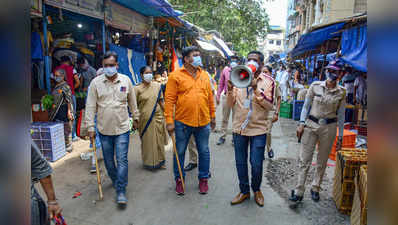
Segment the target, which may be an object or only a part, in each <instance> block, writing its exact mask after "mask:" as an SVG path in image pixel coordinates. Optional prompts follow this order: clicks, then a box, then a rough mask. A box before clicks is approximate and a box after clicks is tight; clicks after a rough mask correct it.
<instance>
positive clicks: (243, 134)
mask: <svg viewBox="0 0 398 225" xmlns="http://www.w3.org/2000/svg"><path fill="white" fill-rule="evenodd" d="M182 57H183V63H184V65H183V66H182V67H181V68H180V69H176V70H175V71H173V72H171V73H170V75H169V76H168V81H167V84H166V85H162V84H161V83H159V82H155V81H154V77H153V71H152V69H151V67H148V66H145V67H143V68H141V70H140V74H141V78H142V81H143V82H142V83H141V84H139V85H138V86H133V84H132V82H131V80H130V78H129V77H127V76H126V75H123V74H120V73H118V72H117V70H118V56H117V55H116V53H114V52H107V53H106V54H105V55H104V58H103V68H102V70H101V73H100V74H99V75H98V76H96V77H95V78H93V80H92V81H91V83H90V85H89V87H88V94H87V102H86V108H85V110H86V116H85V120H86V123H87V126H88V134H89V137H90V138H91V139H94V137H96V136H97V137H98V138H99V140H100V143H101V146H102V152H103V156H104V163H105V167H106V170H107V173H108V175H109V177H110V178H111V180H112V183H113V187H114V189H115V190H116V201H117V203H118V204H126V203H127V197H126V187H127V183H128V179H127V178H128V149H129V143H130V138H129V135H130V117H132V121H133V125H132V126H133V129H137V130H138V133H139V136H140V139H141V152H142V160H143V167H144V168H147V169H151V170H154V169H165V168H166V166H165V165H166V163H165V162H166V157H165V146H166V145H167V143H168V140H169V136H171V137H173V138H175V148H176V153H177V155H178V157H176V155H174V158H173V173H174V179H175V184H176V186H175V191H176V193H177V194H178V195H183V194H185V191H186V190H185V188H184V185H183V180H185V179H184V178H185V176H186V173H185V172H186V171H188V170H191V169H193V168H195V167H196V166H198V169H199V173H198V189H199V193H201V194H206V193H207V192H208V191H209V178H210V177H211V174H210V160H211V156H210V149H209V137H210V133H211V131H212V130H214V129H215V127H216V118H215V115H216V104H217V105H219V104H221V106H222V111H223V113H222V115H223V118H222V134H221V136H220V137H219V140H218V142H217V144H218V145H222V144H224V143H225V138H226V135H227V127H228V122H229V119H230V114H231V112H232V128H233V129H232V133H233V135H232V136H233V138H232V139H233V146H234V150H235V151H234V152H235V163H236V170H237V174H238V178H239V188H240V192H239V193H238V194H237V195H236V196H235V197H234V198H232V200H231V204H232V205H235V204H239V203H242V202H243V201H245V200H247V199H249V198H250V193H251V191H250V189H252V192H253V194H254V200H255V202H256V203H257V204H258V205H259V206H264V197H263V195H262V192H261V189H260V187H261V182H262V177H263V161H264V154H265V151H266V150H267V153H268V157H270V158H272V157H273V156H274V152H273V150H272V148H271V145H270V144H271V130H272V124H273V123H275V122H276V121H278V119H279V109H280V104H281V100H282V99H283V98H284V93H285V92H286V91H285V86H283V85H285V84H284V83H282V82H279V81H284V79H285V76H286V75H285V74H282V77H278V78H277V79H276V80H274V78H273V76H272V68H271V67H270V66H265V65H264V55H263V54H262V53H261V52H258V51H251V52H250V53H249V54H248V55H247V64H251V65H254V68H255V71H253V81H252V83H251V85H250V86H249V87H247V88H237V87H234V85H233V84H232V82H231V81H230V75H231V71H232V70H233V68H234V67H235V66H236V65H238V59H237V58H234V57H233V58H231V60H230V63H229V65H228V66H226V68H225V69H224V70H223V72H222V74H221V77H220V82H219V88H218V90H217V93H216V92H215V90H214V87H213V86H212V85H211V77H210V76H209V74H208V73H207V72H206V71H205V70H204V69H202V66H203V65H202V61H201V55H200V51H199V49H198V48H197V47H195V46H191V47H186V48H184V49H183V51H182ZM338 70H339V68H338V66H336V65H330V66H329V67H327V71H328V72H327V75H328V79H327V80H326V81H319V82H314V83H313V84H312V85H311V86H310V88H309V91H308V93H307V95H306V98H305V104H304V109H303V111H302V114H301V119H300V124H299V126H298V128H297V136H298V137H300V138H301V136H302V137H303V138H302V145H301V146H302V147H301V149H300V154H299V155H300V167H299V169H300V172H299V174H300V177H299V181H298V185H297V188H296V190H294V191H292V196H291V198H290V200H291V201H293V202H297V201H301V200H302V196H303V193H304V184H305V180H306V176H307V172H308V169H309V166H310V163H311V159H312V156H313V151H314V148H315V144H316V142H317V141H320V147H319V153H318V156H317V161H318V162H317V166H316V168H317V171H316V174H315V176H316V177H315V179H314V182H313V188H312V190H311V193H312V196H313V199H314V201H317V200H319V190H320V184H321V181H322V177H323V174H324V171H325V166H326V161H327V156H328V155H329V153H330V150H331V147H332V144H333V140H334V138H335V135H336V123H338V125H339V129H342V124H343V123H342V121H343V122H344V117H342V116H341V115H343V114H344V108H345V91H344V88H342V87H341V86H339V85H337V84H336V80H335V76H336V71H338ZM62 76H64V75H63V72H62V70H58V71H56V73H55V78H56V79H58V78H57V77H62ZM60 79H61V78H59V80H60ZM57 88H59V89H62V88H63V85H60V87H57ZM64 92H65V93H66V96H67V101H66V102H67V103H68V104H67V105H66V106H63V109H62V110H66V111H67V116H68V117H70V114H71V113H70V112H71V111H72V110H73V107H72V104H71V102H72V101H73V100H71V97H70V93H69V91H68V90H66V91H64ZM214 95H216V96H214ZM343 97H344V98H343ZM342 118H343V120H342ZM69 119H72V118H69ZM96 129H97V131H98V132H96ZM342 133H343V132H339V135H340V134H342ZM341 141H342V138H341V135H340V136H339V143H341ZM187 147H189V148H190V149H191V150H192V151H190V155H192V158H193V159H192V160H191V162H190V164H188V166H186V167H185V168H184V161H185V152H186V149H187ZM195 150H196V151H195ZM195 152H196V154H195ZM194 155H197V156H196V157H195V156H194ZM177 158H178V159H177ZM115 159H116V160H115ZM177 160H178V162H177ZM248 161H249V162H250V164H251V179H249V169H248ZM179 165H181V168H179ZM181 176H182V177H181Z"/></svg>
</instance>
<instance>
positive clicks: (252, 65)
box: [247, 60, 259, 73]
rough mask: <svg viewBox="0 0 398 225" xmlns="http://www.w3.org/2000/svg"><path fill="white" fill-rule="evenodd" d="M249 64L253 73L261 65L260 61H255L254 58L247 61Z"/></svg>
mask: <svg viewBox="0 0 398 225" xmlns="http://www.w3.org/2000/svg"><path fill="white" fill-rule="evenodd" d="M247 66H249V67H250V68H251V69H252V71H253V73H255V72H256V71H257V69H258V67H259V65H258V63H257V62H256V61H254V60H250V61H249V62H248V63H247Z"/></svg>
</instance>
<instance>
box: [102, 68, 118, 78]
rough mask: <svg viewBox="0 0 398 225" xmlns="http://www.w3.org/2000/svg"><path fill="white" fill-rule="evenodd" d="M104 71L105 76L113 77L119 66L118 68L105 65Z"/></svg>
mask: <svg viewBox="0 0 398 225" xmlns="http://www.w3.org/2000/svg"><path fill="white" fill-rule="evenodd" d="M104 73H105V76H107V77H111V76H113V75H115V74H116V73H117V68H116V66H112V67H105V68H104Z"/></svg>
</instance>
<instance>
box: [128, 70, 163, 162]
mask: <svg viewBox="0 0 398 225" xmlns="http://www.w3.org/2000/svg"><path fill="white" fill-rule="evenodd" d="M140 74H141V78H142V83H141V84H140V85H138V86H136V87H135V93H136V96H137V104H138V109H139V111H140V119H139V124H138V131H139V134H140V137H141V155H142V161H143V166H144V168H146V169H150V170H153V169H165V168H166V167H165V161H166V158H165V145H166V144H167V141H168V140H167V135H166V125H165V119H164V114H163V112H164V98H163V92H162V89H161V84H160V83H158V82H155V81H153V74H152V69H151V67H149V66H144V67H142V68H141V69H140Z"/></svg>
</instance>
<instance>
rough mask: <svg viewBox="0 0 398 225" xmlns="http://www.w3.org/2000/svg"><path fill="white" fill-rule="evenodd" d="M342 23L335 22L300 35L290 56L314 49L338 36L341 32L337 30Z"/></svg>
mask: <svg viewBox="0 0 398 225" xmlns="http://www.w3.org/2000/svg"><path fill="white" fill-rule="evenodd" d="M344 24H345V23H344V22H342V23H336V24H333V25H330V26H327V27H323V28H320V29H318V30H315V31H312V32H310V33H308V34H304V35H302V36H301V37H300V39H299V40H298V42H297V45H296V46H295V47H294V49H293V50H292V51H291V56H292V57H296V56H299V55H301V54H304V53H305V52H308V51H311V50H315V49H316V48H317V47H318V46H320V45H321V44H322V43H323V42H325V41H326V40H329V39H332V38H334V37H337V36H340V35H341V34H340V33H338V31H339V30H341V29H342V28H343V26H344Z"/></svg>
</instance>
